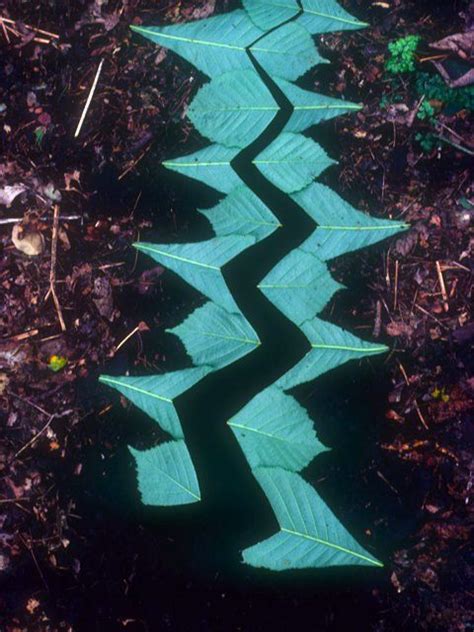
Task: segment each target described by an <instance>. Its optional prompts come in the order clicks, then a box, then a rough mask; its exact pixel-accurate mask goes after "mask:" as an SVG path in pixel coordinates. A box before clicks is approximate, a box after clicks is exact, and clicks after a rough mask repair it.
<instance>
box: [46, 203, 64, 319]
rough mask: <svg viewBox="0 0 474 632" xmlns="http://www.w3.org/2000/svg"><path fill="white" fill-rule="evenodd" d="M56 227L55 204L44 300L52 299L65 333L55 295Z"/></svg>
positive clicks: (57, 215) (57, 214)
mask: <svg viewBox="0 0 474 632" xmlns="http://www.w3.org/2000/svg"><path fill="white" fill-rule="evenodd" d="M58 226H59V205H58V204H56V205H55V207H54V216H53V234H52V237H51V267H50V269H49V291H48V293H47V295H46V298H45V300H47V299H48V298H49V295H51V296H52V297H53V302H54V306H55V307H56V312H57V314H58V319H59V324H60V325H61V330H62V331H66V323H65V322H64V318H63V313H62V310H61V305H60V304H59V299H58V296H57V294H56V261H57V252H58Z"/></svg>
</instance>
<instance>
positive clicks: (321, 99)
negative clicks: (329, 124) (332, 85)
mask: <svg viewBox="0 0 474 632" xmlns="http://www.w3.org/2000/svg"><path fill="white" fill-rule="evenodd" d="M275 83H276V84H277V85H278V86H279V88H280V89H281V91H282V92H283V93H284V95H285V96H286V98H287V99H288V100H289V101H290V102H291V104H292V105H293V112H292V113H291V116H290V119H289V121H288V123H287V124H286V126H285V129H284V131H285V132H294V133H297V132H304V131H305V130H307V129H308V128H309V127H312V126H313V125H317V124H318V123H321V121H327V120H329V119H332V118H334V117H335V116H340V115H341V114H346V113H347V112H355V111H358V110H360V109H361V107H362V106H360V105H358V104H357V103H351V102H350V101H342V100H341V99H333V98H331V97H326V96H324V95H322V94H317V93H315V92H309V91H308V90H302V89H301V88H298V86H295V84H293V83H290V82H288V81H283V80H282V79H275Z"/></svg>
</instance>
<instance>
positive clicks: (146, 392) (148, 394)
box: [99, 367, 209, 439]
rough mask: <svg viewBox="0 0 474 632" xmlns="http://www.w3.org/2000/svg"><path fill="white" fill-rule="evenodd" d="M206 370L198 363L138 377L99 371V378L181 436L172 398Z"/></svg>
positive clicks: (178, 437)
mask: <svg viewBox="0 0 474 632" xmlns="http://www.w3.org/2000/svg"><path fill="white" fill-rule="evenodd" d="M208 373H209V369H208V368H207V367H200V368H195V369H184V370H183V371H174V372H172V373H165V374H163V375H146V376H141V377H124V376H112V375H101V376H100V378H99V381H100V382H102V383H103V384H107V385H108V386H111V387H112V388H115V389H116V390H117V391H119V393H122V395H124V396H125V397H126V398H127V399H129V400H130V401H131V402H132V404H135V406H137V407H138V408H140V410H143V412H144V413H146V414H147V415H148V416H149V417H151V418H152V419H153V420H154V421H156V422H157V423H158V424H159V425H160V427H161V428H162V429H163V430H164V431H165V432H168V433H169V434H170V435H171V436H172V437H173V439H182V438H183V429H182V428H181V423H180V421H179V418H178V414H177V412H176V409H175V406H174V400H175V399H176V398H177V397H178V396H179V395H181V394H182V393H184V392H185V391H187V390H188V389H190V388H191V387H192V386H194V385H195V384H196V383H197V382H199V380H202V378H203V377H205V376H206V375H207V374H208Z"/></svg>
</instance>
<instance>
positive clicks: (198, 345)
mask: <svg viewBox="0 0 474 632" xmlns="http://www.w3.org/2000/svg"><path fill="white" fill-rule="evenodd" d="M168 331H169V332H170V333H172V334H174V335H175V336H178V338H179V339H180V340H181V341H182V342H183V344H184V346H185V347H186V351H187V352H188V354H189V355H190V356H191V358H192V360H193V363H194V364H195V365H196V366H209V367H211V368H212V370H213V371H216V370H218V369H221V368H222V367H224V366H227V365H228V364H231V363H232V362H235V361H236V360H238V359H239V358H242V357H243V356H245V355H247V354H248V353H250V352H251V351H254V350H255V348H256V347H257V346H258V345H259V344H260V341H259V339H258V336H257V334H256V333H255V331H254V330H253V328H252V327H251V326H250V324H249V323H248V321H247V320H246V319H245V318H244V317H243V316H242V314H229V313H228V312H226V311H225V310H224V309H222V307H219V306H218V305H215V304H214V303H212V302H209V303H205V305H203V306H202V307H198V309H196V310H195V311H194V312H193V313H192V314H191V315H190V316H188V317H187V318H186V320H184V321H183V322H182V323H181V324H180V325H178V326H177V327H175V328H174V329H169V330H168Z"/></svg>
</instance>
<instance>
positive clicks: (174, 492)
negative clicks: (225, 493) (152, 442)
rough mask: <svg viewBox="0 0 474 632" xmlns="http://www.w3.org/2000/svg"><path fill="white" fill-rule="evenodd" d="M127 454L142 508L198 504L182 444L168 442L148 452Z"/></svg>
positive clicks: (196, 487)
mask: <svg viewBox="0 0 474 632" xmlns="http://www.w3.org/2000/svg"><path fill="white" fill-rule="evenodd" d="M129 450H130V452H131V453H132V455H133V457H134V458H135V462H136V467H137V475H138V489H139V491H140V495H141V499H142V502H143V504H144V505H153V506H162V507H163V506H165V507H166V506H170V505H173V506H174V505H188V504H190V503H195V502H197V501H199V500H201V492H200V490H199V483H198V480H197V477H196V471H195V469H194V466H193V464H192V461H191V457H190V456H189V452H188V449H187V447H186V444H185V443H184V441H182V440H180V441H169V442H168V443H162V444H161V445H159V446H156V447H155V448H151V450H135V449H134V448H131V447H129Z"/></svg>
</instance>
